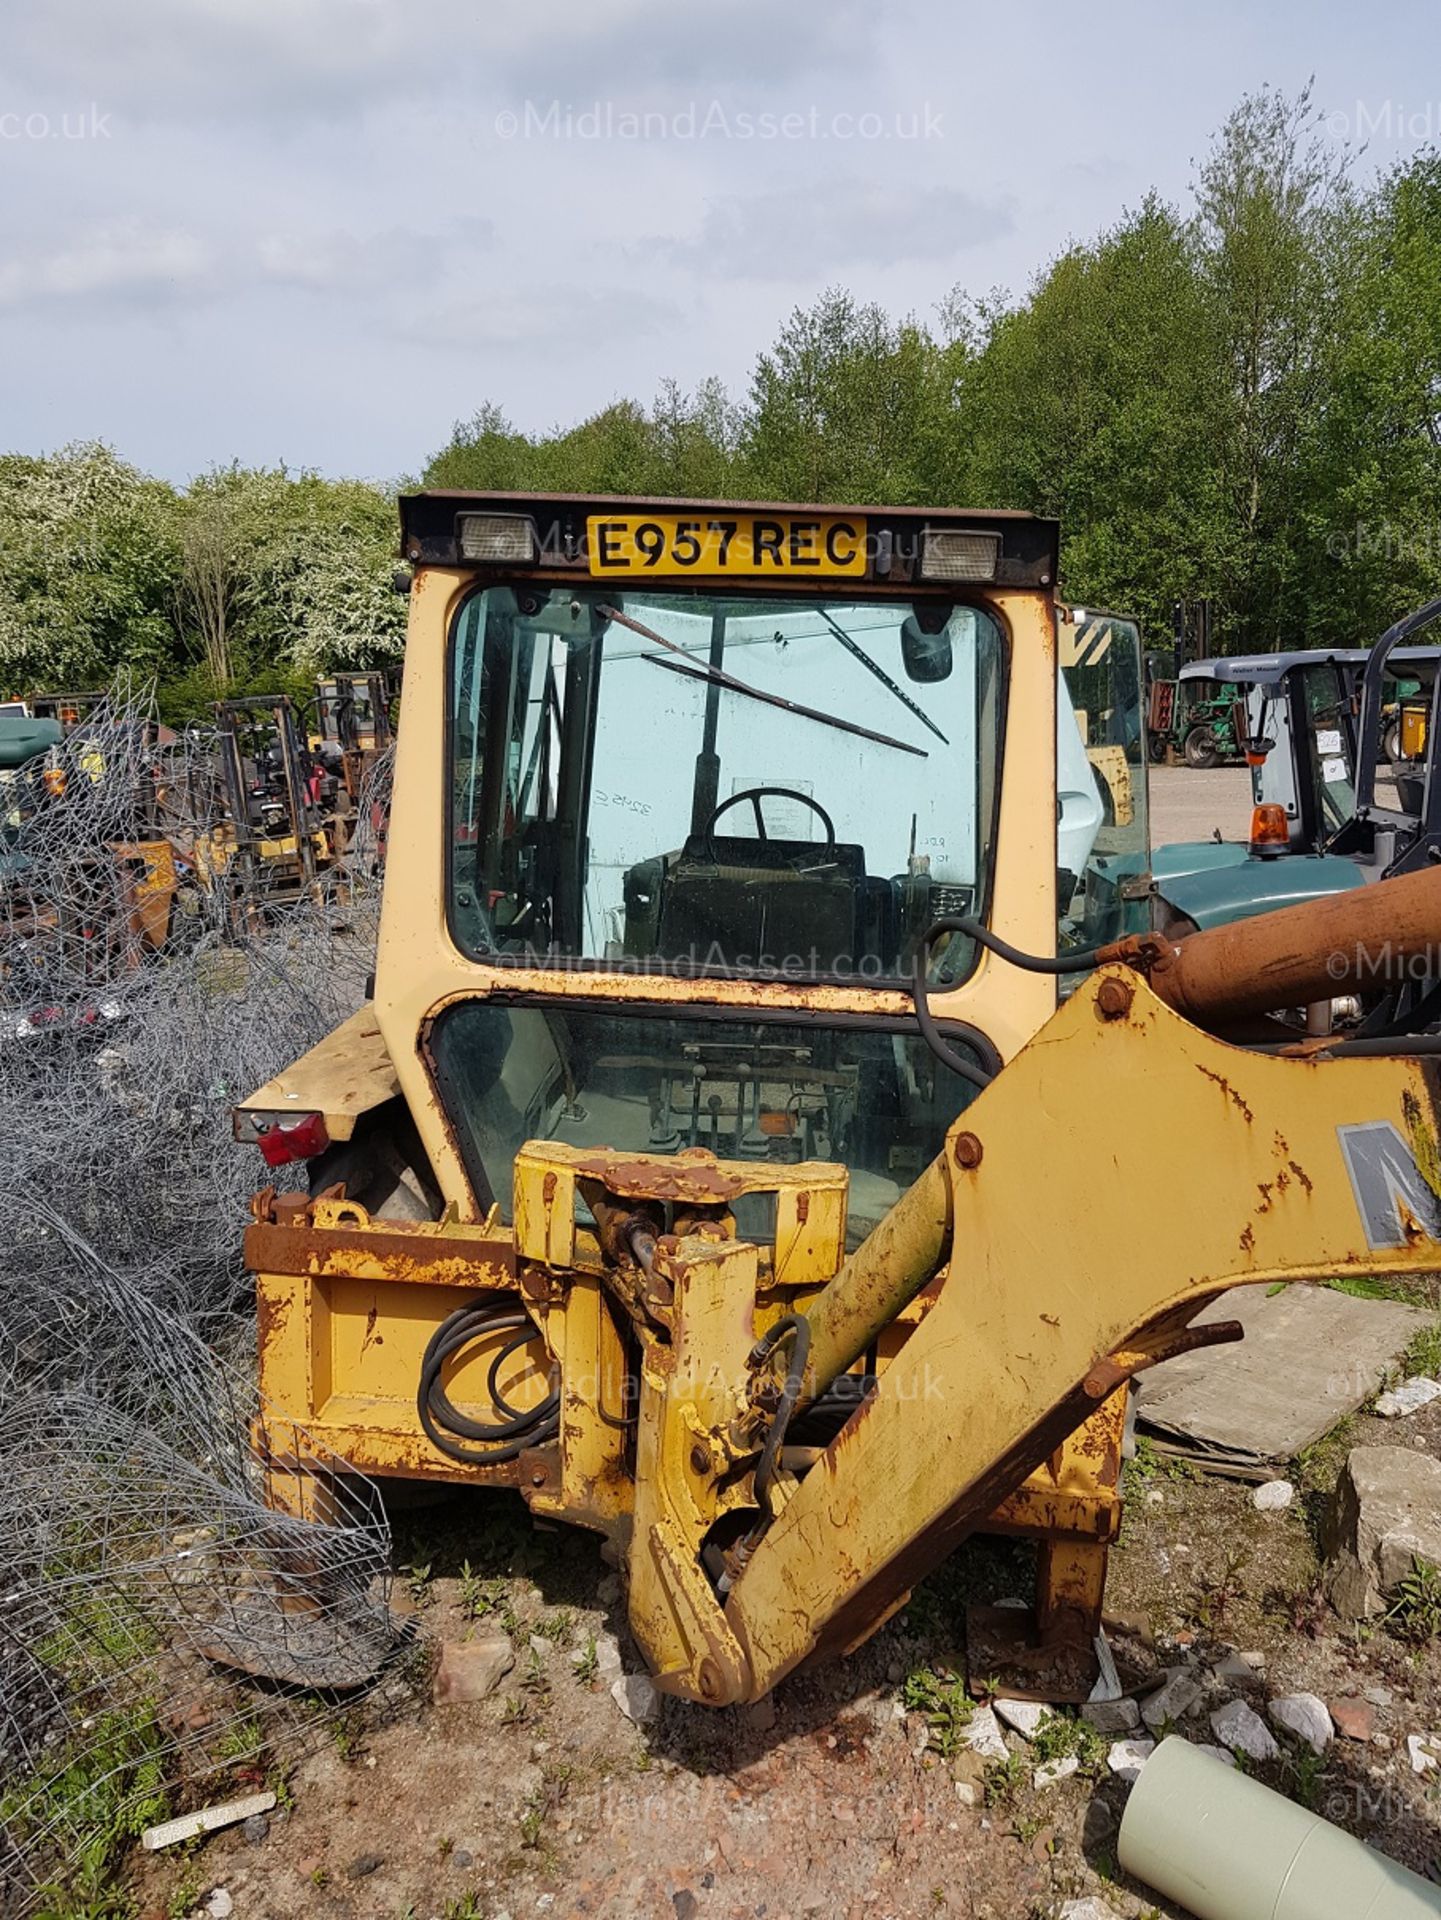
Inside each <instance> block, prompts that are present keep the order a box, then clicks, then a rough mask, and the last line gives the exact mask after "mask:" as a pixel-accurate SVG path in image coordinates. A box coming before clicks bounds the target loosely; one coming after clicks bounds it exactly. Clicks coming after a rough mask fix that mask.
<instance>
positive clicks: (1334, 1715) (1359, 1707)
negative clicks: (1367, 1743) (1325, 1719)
mask: <svg viewBox="0 0 1441 1920" xmlns="http://www.w3.org/2000/svg"><path fill="white" fill-rule="evenodd" d="M1331 1724H1332V1725H1333V1726H1334V1727H1335V1729H1336V1731H1337V1733H1339V1734H1340V1736H1341V1738H1342V1739H1343V1740H1369V1739H1370V1738H1371V1735H1372V1734H1373V1733H1374V1732H1375V1731H1376V1709H1375V1708H1374V1707H1373V1706H1371V1705H1370V1703H1369V1702H1368V1701H1365V1700H1333V1701H1332V1702H1331Z"/></svg>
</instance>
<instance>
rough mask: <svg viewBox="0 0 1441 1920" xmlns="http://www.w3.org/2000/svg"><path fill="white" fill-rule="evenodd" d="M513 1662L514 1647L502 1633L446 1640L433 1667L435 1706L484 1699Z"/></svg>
mask: <svg viewBox="0 0 1441 1920" xmlns="http://www.w3.org/2000/svg"><path fill="white" fill-rule="evenodd" d="M514 1665H515V1650H514V1648H513V1647H512V1646H511V1644H510V1642H509V1640H507V1639H506V1637H505V1635H504V1634H503V1633H491V1634H485V1635H484V1636H480V1635H477V1637H476V1638H475V1639H474V1640H447V1641H446V1643H445V1645H444V1646H443V1647H442V1648H441V1650H440V1663H439V1665H438V1666H437V1667H436V1669H435V1689H434V1691H435V1701H436V1705H437V1706H446V1705H459V1704H462V1703H468V1702H470V1701H474V1700H488V1699H489V1698H490V1696H491V1694H493V1693H494V1692H495V1690H496V1688H497V1687H498V1686H499V1685H500V1683H501V1681H502V1680H503V1679H504V1678H505V1676H506V1675H507V1674H508V1673H509V1672H510V1670H511V1668H512V1667H513V1666H514Z"/></svg>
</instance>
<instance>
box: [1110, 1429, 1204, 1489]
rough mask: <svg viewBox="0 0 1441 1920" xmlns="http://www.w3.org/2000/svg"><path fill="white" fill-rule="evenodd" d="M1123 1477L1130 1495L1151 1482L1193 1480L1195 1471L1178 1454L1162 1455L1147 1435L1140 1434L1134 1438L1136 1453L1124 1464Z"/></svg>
mask: <svg viewBox="0 0 1441 1920" xmlns="http://www.w3.org/2000/svg"><path fill="white" fill-rule="evenodd" d="M1125 1477H1126V1486H1125V1491H1126V1493H1127V1494H1128V1495H1130V1494H1133V1493H1134V1492H1135V1491H1136V1489H1137V1488H1138V1487H1145V1486H1148V1485H1149V1484H1150V1482H1151V1481H1152V1480H1194V1479H1195V1477H1196V1469H1195V1468H1194V1467H1193V1466H1192V1465H1191V1463H1190V1461H1189V1460H1183V1459H1182V1458H1181V1457H1180V1455H1179V1454H1174V1453H1163V1452H1162V1451H1161V1449H1160V1448H1159V1447H1158V1446H1157V1445H1156V1443H1155V1441H1154V1440H1153V1439H1151V1437H1150V1435H1149V1434H1145V1433H1140V1434H1137V1436H1136V1451H1135V1453H1134V1454H1133V1455H1132V1456H1131V1458H1130V1459H1129V1460H1128V1461H1127V1462H1126V1476H1125Z"/></svg>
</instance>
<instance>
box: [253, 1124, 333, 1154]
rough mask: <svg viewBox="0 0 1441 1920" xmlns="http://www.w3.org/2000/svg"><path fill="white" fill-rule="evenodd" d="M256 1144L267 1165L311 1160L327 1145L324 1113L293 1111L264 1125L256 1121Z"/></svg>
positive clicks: (328, 1136) (327, 1138) (328, 1140)
mask: <svg viewBox="0 0 1441 1920" xmlns="http://www.w3.org/2000/svg"><path fill="white" fill-rule="evenodd" d="M255 1144H256V1146H257V1147H259V1149H260V1154H261V1158H262V1159H263V1160H264V1162H265V1164H266V1166H267V1167H288V1166H289V1165H290V1164H291V1162H292V1161H295V1160H313V1159H314V1158H315V1156H316V1154H318V1153H324V1151H325V1149H326V1148H327V1147H328V1146H329V1145H330V1135H329V1133H327V1132H326V1128H325V1115H324V1114H323V1113H292V1114H287V1115H286V1116H285V1117H284V1118H283V1119H277V1120H276V1121H274V1122H273V1123H272V1124H271V1125H269V1126H267V1125H265V1124H264V1123H263V1122H257V1123H256V1127H255Z"/></svg>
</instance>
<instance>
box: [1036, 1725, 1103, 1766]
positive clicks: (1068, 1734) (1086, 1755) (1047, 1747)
mask: <svg viewBox="0 0 1441 1920" xmlns="http://www.w3.org/2000/svg"><path fill="white" fill-rule="evenodd" d="M1107 1745H1108V1743H1107V1742H1106V1741H1105V1740H1103V1739H1102V1738H1101V1736H1100V1734H1099V1733H1097V1732H1096V1729H1095V1728H1094V1727H1093V1726H1092V1725H1091V1723H1090V1722H1089V1721H1088V1720H1081V1719H1072V1717H1071V1716H1070V1715H1069V1714H1065V1713H1052V1714H1049V1715H1048V1716H1047V1717H1046V1718H1045V1719H1044V1720H1043V1721H1042V1722H1041V1724H1040V1726H1039V1727H1037V1729H1036V1731H1035V1733H1034V1735H1033V1736H1032V1739H1031V1753H1032V1754H1033V1756H1034V1757H1035V1759H1036V1760H1038V1761H1039V1762H1040V1763H1041V1764H1042V1765H1044V1764H1045V1762H1046V1761H1048V1760H1069V1759H1071V1758H1072V1757H1074V1758H1075V1759H1077V1760H1079V1761H1080V1763H1081V1765H1082V1766H1083V1767H1084V1768H1086V1769H1087V1770H1088V1771H1089V1770H1091V1769H1092V1768H1095V1767H1098V1766H1099V1765H1100V1764H1101V1762H1102V1761H1103V1760H1104V1759H1105V1757H1106V1752H1107Z"/></svg>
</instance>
